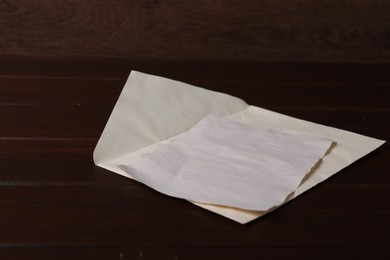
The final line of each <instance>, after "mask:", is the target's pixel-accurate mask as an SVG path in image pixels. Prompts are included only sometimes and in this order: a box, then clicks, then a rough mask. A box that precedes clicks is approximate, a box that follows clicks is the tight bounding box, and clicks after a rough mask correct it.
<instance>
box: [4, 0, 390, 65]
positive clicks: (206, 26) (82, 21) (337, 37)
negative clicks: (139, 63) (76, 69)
mask: <svg viewBox="0 0 390 260" xmlns="http://www.w3.org/2000/svg"><path fill="white" fill-rule="evenodd" d="M389 13H390V1H389V0H342V1H328V0H290V1H288V3H286V2H285V1H280V0H279V1H278V0H276V1H275V0H245V1H243V0H213V1H210V0H191V1H185V0H164V1H159V0H142V1H139V0H111V1H106V0H67V1H53V0H34V1H31V0H2V1H1V2H0V32H1V34H0V57H43V58H46V57H56V58H62V57H65V58H66V57H67V58H69V57H70V58H72V57H73V58H79V57H86V58H91V57H92V58H95V57H98V58H127V59H149V60H161V59H164V60H167V59H168V60H222V61H224V60H230V61H235V60H253V61H259V60H260V61H279V62H295V61H301V62H370V63H378V62H379V63H382V62H390V35H389V32H390V19H389Z"/></svg>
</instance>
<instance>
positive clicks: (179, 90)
mask: <svg viewBox="0 0 390 260" xmlns="http://www.w3.org/2000/svg"><path fill="white" fill-rule="evenodd" d="M210 114H213V115H216V116H221V117H228V118H230V119H233V120H235V121H237V122H239V123H242V124H246V125H249V126H252V127H256V128H259V129H264V128H266V129H273V130H277V131H282V132H285V133H288V134H295V135H306V136H313V137H320V138H326V139H330V140H333V141H334V142H335V145H334V147H333V148H332V149H331V151H330V153H329V154H327V155H326V156H325V157H324V158H323V159H322V161H321V163H319V164H318V166H317V167H316V168H315V170H314V171H312V172H311V173H310V174H309V175H307V176H306V177H305V179H304V181H303V182H302V183H301V184H300V186H299V187H298V188H297V189H296V190H295V192H293V193H292V194H290V195H289V196H288V197H287V198H286V200H285V201H284V203H286V202H288V201H290V200H292V199H294V198H296V197H297V196H299V195H300V194H302V193H303V192H305V191H307V190H308V189H310V188H312V187H314V186H315V185H316V184H318V183H320V182H322V181H324V180H326V179H327V178H329V177H330V176H332V175H333V174H335V173H337V172H338V171H340V170H341V169H343V168H345V167H347V166H348V165H350V164H351V163H353V162H354V161H356V160H358V159H359V158H361V157H363V156H365V155H366V154H368V153H370V152H372V151H373V150H375V149H377V148H378V147H379V146H381V145H382V144H384V143H385V141H383V140H378V139H375V138H371V137H367V136H363V135H359V134H356V133H352V132H349V131H345V130H341V129H336V128H333V127H329V126H324V125H320V124H316V123H312V122H308V121H305V120H301V119H297V118H293V117H290V116H287V115H283V114H280V113H276V112H273V111H270V110H267V109H263V108H260V107H256V106H251V105H248V104H247V103H245V102H244V101H243V100H241V99H239V98H237V97H233V96H230V95H227V94H224V93H219V92H215V91H211V90H207V89H204V88H200V87H196V86H192V85H189V84H186V83H182V82H179V81H175V80H172V79H167V78H163V77H159V76H153V75H148V74H145V73H141V72H137V71H132V72H131V73H130V76H129V78H128V80H127V82H126V84H125V86H124V88H123V90H122V92H121V94H120V96H119V98H118V101H117V103H116V105H115V107H114V109H113V111H112V113H111V115H110V118H109V119H108V122H107V124H106V126H105V128H104V130H103V133H102V135H101V137H100V139H99V141H98V143H97V145H96V148H95V150H94V153H93V159H94V163H95V164H96V165H97V166H99V167H102V168H105V169H107V170H109V171H112V172H114V173H117V174H119V175H122V176H125V177H128V178H133V177H132V176H131V175H130V174H129V173H128V171H125V170H124V169H123V168H121V167H119V166H120V165H126V164H128V163H131V162H134V161H135V160H137V159H139V158H140V157H141V156H142V155H144V154H146V153H150V152H153V151H155V150H157V149H158V148H159V147H161V146H162V145H164V144H168V143H170V142H171V141H172V140H173V139H174V138H175V137H176V136H178V135H180V134H182V133H184V132H186V131H188V130H190V129H191V128H192V127H194V126H195V125H196V124H197V123H198V122H199V121H200V120H202V119H203V118H205V117H206V116H208V115H210ZM156 174H158V173H156ZM192 203H193V204H195V205H197V206H199V207H202V208H204V209H207V210H210V211H212V212H215V213H217V214H220V215H222V216H224V217H226V218H229V219H231V220H234V221H237V222H239V223H241V224H245V223H248V222H250V221H252V220H254V219H256V218H258V217H261V216H263V215H265V214H267V213H268V212H270V211H272V210H275V209H276V208H277V207H274V208H271V209H269V210H267V211H253V210H243V209H239V208H233V207H226V206H220V205H212V204H205V203H199V202H192Z"/></svg>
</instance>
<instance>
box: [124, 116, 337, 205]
mask: <svg viewBox="0 0 390 260" xmlns="http://www.w3.org/2000/svg"><path fill="white" fill-rule="evenodd" d="M331 144H332V141H331V140H328V139H324V138H316V137H311V136H301V135H291V134H286V133H282V132H279V131H275V130H270V129H265V130H262V129H261V130H259V129H257V128H255V127H252V126H248V125H245V124H241V123H238V122H236V121H233V120H231V119H226V118H222V117H216V116H214V115H209V116H207V117H205V118H204V119H202V120H201V121H200V122H199V123H198V124H197V125H195V126H194V127H193V128H192V129H191V130H189V131H188V132H185V133H183V134H181V135H179V136H177V137H176V138H175V139H174V140H173V141H172V142H171V143H169V144H166V145H164V146H161V147H160V148H159V149H158V150H156V151H154V152H151V153H147V154H145V155H143V156H141V157H140V158H138V159H137V160H135V161H133V162H132V163H131V164H127V165H120V166H119V167H120V168H121V169H123V170H124V171H125V172H127V173H128V174H129V175H131V176H132V177H133V178H134V179H135V180H137V181H139V182H142V183H144V184H146V185H148V186H150V187H152V188H154V189H156V190H157V191H160V192H162V193H164V194H167V195H170V196H174V197H178V198H183V199H187V200H191V201H196V202H203V203H207V204H215V205H222V206H229V207H235V208H240V209H247V210H269V209H270V208H272V207H274V206H278V205H280V204H282V203H283V201H284V200H285V199H286V197H287V196H288V195H289V194H290V193H292V192H293V191H295V190H296V188H297V187H298V185H299V183H300V182H301V181H302V179H303V177H304V176H305V175H306V174H307V173H309V172H310V169H311V168H312V167H314V165H315V164H316V163H317V162H318V161H319V160H320V158H322V157H323V156H324V155H325V152H326V151H327V150H328V149H329V147H330V145H331Z"/></svg>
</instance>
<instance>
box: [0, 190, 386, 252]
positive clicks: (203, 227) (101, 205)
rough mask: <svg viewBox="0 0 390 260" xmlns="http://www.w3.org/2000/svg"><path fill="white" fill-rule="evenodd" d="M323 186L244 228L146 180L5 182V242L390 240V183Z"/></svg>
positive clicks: (1, 217) (0, 221)
mask: <svg viewBox="0 0 390 260" xmlns="http://www.w3.org/2000/svg"><path fill="white" fill-rule="evenodd" d="M316 189H317V190H316V191H310V192H308V193H306V194H304V195H302V196H301V197H300V198H299V199H296V200H294V201H292V202H290V203H288V204H286V205H284V206H283V207H281V208H279V209H278V210H276V211H274V212H272V213H270V214H269V215H267V216H265V217H264V218H261V219H260V220H258V221H254V222H253V223H251V224H249V225H246V226H242V225H240V224H237V223H234V222H232V221H230V220H228V219H225V218H223V217H220V216H218V215H216V214H214V213H211V212H208V211H206V210H202V209H200V208H198V207H196V206H194V205H191V204H190V203H188V202H186V201H183V200H178V199H174V198H169V197H165V196H161V195H160V194H157V192H155V191H153V190H150V189H143V188H141V186H140V185H133V186H126V187H122V188H121V189H118V187H110V186H106V187H102V186H97V187H24V188H23V189H21V188H20V187H2V189H1V190H0V205H1V207H2V213H1V214H0V235H1V236H0V244H5V245H11V246H12V245H18V244H20V245H28V244H33V245H34V244H35V245H52V246H60V245H64V246H77V245H80V246H83V245H84V246H85V245H114V246H126V245H137V246H139V247H142V246H154V247H156V246H160V247H170V246H174V245H182V246H184V247H199V246H200V247H201V246H202V245H203V246H210V247H211V246H213V247H225V248H227V247H236V248H239V247H255V246H259V247H262V246H265V247H321V246H328V247H337V246H339V245H342V246H344V247H359V246H363V247H365V246H366V247H367V246H371V247H373V246H385V245H387V243H388V234H389V231H390V229H389V226H388V225H386V223H387V220H388V219H389V217H390V215H389V211H388V207H387V204H386V203H387V202H388V200H389V199H390V196H389V193H388V187H365V188H361V189H360V190H359V193H358V194H357V193H355V192H353V191H354V189H350V190H348V191H349V192H346V188H345V187H335V186H334V187H329V186H327V185H321V186H320V187H318V188H316ZM156 195H158V196H156ZM340 198H342V199H340ZM319 223H326V225H321V224H319ZM313 234H316V235H315V236H314V237H315V238H313ZM335 234H338V235H337V236H335ZM384 238H385V239H384ZM386 238H387V239H386Z"/></svg>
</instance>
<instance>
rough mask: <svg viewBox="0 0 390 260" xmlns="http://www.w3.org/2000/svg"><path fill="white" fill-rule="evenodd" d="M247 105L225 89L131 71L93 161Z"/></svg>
mask: <svg viewBox="0 0 390 260" xmlns="http://www.w3.org/2000/svg"><path fill="white" fill-rule="evenodd" d="M247 107H248V105H247V104H246V103H245V102H244V101H242V100H241V99H239V98H236V97H233V96H230V95H227V94H224V93H219V92H215V91H211V90H207V89H203V88H199V87H195V86H192V85H189V84H185V83H182V82H178V81H175V80H171V79H166V78H162V77H158V76H152V75H148V74H144V73H141V72H137V71H132V72H131V73H130V76H129V78H128V80H127V82H126V84H125V86H124V88H123V90H122V93H121V95H120V97H119V99H118V101H117V103H116V105H115V107H114V109H113V111H112V113H111V116H110V118H109V120H108V122H107V124H106V126H105V128H104V130H103V133H102V135H101V137H100V139H99V141H98V144H97V146H96V148H95V150H94V154H93V157H94V162H95V164H96V165H99V163H101V162H102V161H107V160H111V159H114V158H117V157H120V156H123V155H125V154H128V153H131V152H134V151H136V150H138V149H141V148H143V147H146V146H149V145H152V144H154V143H156V142H160V141H162V140H165V139H167V138H170V137H172V136H175V135H177V134H180V133H182V132H184V131H187V130H188V129H190V128H191V127H192V126H194V125H195V124H196V123H197V122H198V121H199V120H201V119H202V118H204V117H205V116H207V115H208V114H210V113H212V114H215V115H220V116H225V115H230V114H232V113H235V112H238V111H241V110H243V109H245V108H247Z"/></svg>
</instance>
